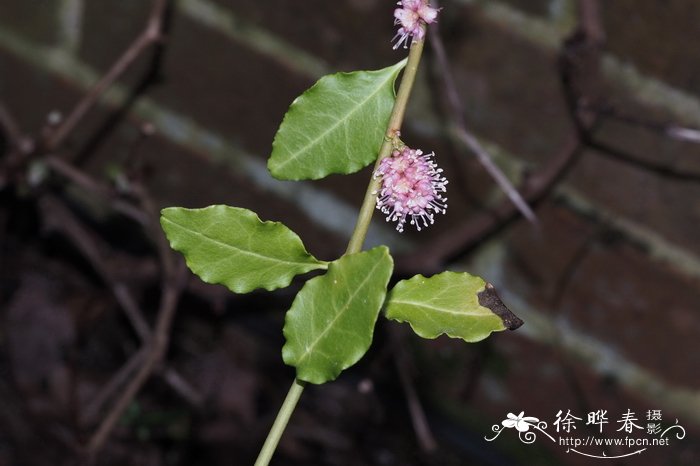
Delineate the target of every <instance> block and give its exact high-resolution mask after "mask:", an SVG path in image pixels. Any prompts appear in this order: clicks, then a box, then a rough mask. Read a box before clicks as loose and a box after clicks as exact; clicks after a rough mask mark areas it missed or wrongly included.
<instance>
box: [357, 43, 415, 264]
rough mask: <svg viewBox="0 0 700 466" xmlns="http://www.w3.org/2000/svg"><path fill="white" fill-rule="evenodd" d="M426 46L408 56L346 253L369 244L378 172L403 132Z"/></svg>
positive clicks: (377, 187)
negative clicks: (407, 109)
mask: <svg viewBox="0 0 700 466" xmlns="http://www.w3.org/2000/svg"><path fill="white" fill-rule="evenodd" d="M423 43H424V42H423V41H418V42H413V43H412V44H411V50H410V51H409V53H408V63H406V68H405V69H404V72H403V78H401V86H399V91H398V92H397V93H396V101H395V102H394V108H393V109H392V110H391V117H390V118H389V126H388V127H387V129H386V134H385V137H384V142H383V143H382V147H381V148H380V149H379V156H378V157H377V162H376V164H375V165H374V171H373V172H372V173H373V175H372V179H371V180H370V182H369V186H367V191H366V192H365V198H364V200H363V201H362V207H361V208H360V214H359V215H358V216H357V223H356V224H355V230H354V231H353V232H352V236H351V237H350V242H349V243H348V248H347V249H346V250H345V254H353V253H356V252H360V251H361V250H362V245H363V244H364V242H365V237H366V236H367V230H368V229H369V224H370V221H371V220H372V214H373V213H374V206H375V203H376V198H377V191H378V190H379V186H380V180H379V179H378V178H375V177H374V172H376V171H377V169H378V168H379V164H380V163H381V162H382V159H384V158H386V157H388V156H389V154H391V149H392V147H393V143H394V140H395V138H396V136H397V135H398V133H399V130H400V129H401V124H402V123H403V117H404V115H405V113H406V105H407V104H408V97H409V96H410V95H411V89H413V83H414V82H415V80H416V72H417V71H418V63H420V57H421V55H422V53H423Z"/></svg>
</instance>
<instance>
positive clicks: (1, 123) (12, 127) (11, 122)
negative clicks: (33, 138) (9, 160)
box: [0, 102, 23, 150]
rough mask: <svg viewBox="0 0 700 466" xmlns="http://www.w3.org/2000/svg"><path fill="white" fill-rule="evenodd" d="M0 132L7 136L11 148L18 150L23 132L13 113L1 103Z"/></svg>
mask: <svg viewBox="0 0 700 466" xmlns="http://www.w3.org/2000/svg"><path fill="white" fill-rule="evenodd" d="M0 130H2V132H3V133H4V134H5V136H7V140H8V142H9V144H10V147H11V148H12V149H14V150H18V149H19V148H20V146H21V141H22V139H23V135H22V130H20V128H19V125H18V124H17V120H15V117H14V116H13V115H12V112H10V110H9V109H8V108H7V106H6V105H5V104H4V103H3V102H0Z"/></svg>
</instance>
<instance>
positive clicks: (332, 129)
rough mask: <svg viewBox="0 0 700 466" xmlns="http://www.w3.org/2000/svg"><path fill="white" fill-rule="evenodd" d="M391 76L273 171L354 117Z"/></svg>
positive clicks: (293, 159) (294, 158)
mask: <svg viewBox="0 0 700 466" xmlns="http://www.w3.org/2000/svg"><path fill="white" fill-rule="evenodd" d="M393 76H394V72H393V70H392V73H390V74H389V76H388V78H387V79H385V80H384V81H382V83H381V85H380V86H377V89H376V90H375V91H374V92H372V93H371V94H370V95H369V96H368V97H367V98H366V99H365V100H363V101H361V102H360V103H359V104H357V105H356V106H355V107H354V108H353V109H352V110H351V111H350V112H349V113H348V114H347V115H346V117H345V118H341V119H338V120H336V122H335V123H334V124H333V125H332V126H330V127H328V129H326V131H324V132H323V133H321V134H320V135H319V136H318V137H316V138H314V139H311V140H310V141H309V142H308V143H307V144H306V145H305V146H303V147H302V148H300V149H299V150H297V151H296V152H293V153H290V154H289V155H288V156H287V157H286V158H285V160H283V161H281V162H280V163H279V164H277V166H276V167H275V171H277V170H280V169H283V168H284V167H286V166H287V165H288V164H289V163H291V162H294V161H296V160H297V159H298V158H299V156H300V155H301V154H303V153H304V152H306V151H308V150H309V148H311V147H313V146H315V145H317V144H318V143H319V141H321V140H322V139H324V138H325V137H326V136H327V135H328V134H329V133H331V132H333V131H335V129H336V128H337V127H338V126H340V125H341V124H342V123H344V122H346V121H347V120H349V119H350V118H351V117H352V115H354V114H355V112H357V110H358V109H359V108H361V107H364V106H365V105H366V104H367V102H368V101H369V100H370V99H371V98H373V97H374V96H375V95H377V94H378V93H379V92H380V91H382V90H383V89H384V85H385V84H386V82H387V81H389V80H391V79H392V77H393Z"/></svg>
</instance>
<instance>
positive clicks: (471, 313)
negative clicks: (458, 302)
mask: <svg viewBox="0 0 700 466" xmlns="http://www.w3.org/2000/svg"><path fill="white" fill-rule="evenodd" d="M389 304H390V305H391V304H407V305H409V306H415V307H424V308H427V309H431V310H434V311H437V312H441V313H444V314H452V315H456V316H482V317H487V316H488V313H485V312H479V309H478V308H477V312H478V313H476V312H474V311H469V310H466V311H450V310H448V309H445V308H441V307H435V306H430V305H428V304H425V303H423V302H415V301H402V300H400V299H392V300H391V301H390V303H389ZM479 307H481V306H479ZM483 309H486V308H483ZM486 310H487V311H488V309H486ZM488 312H489V313H490V312H491V311H488Z"/></svg>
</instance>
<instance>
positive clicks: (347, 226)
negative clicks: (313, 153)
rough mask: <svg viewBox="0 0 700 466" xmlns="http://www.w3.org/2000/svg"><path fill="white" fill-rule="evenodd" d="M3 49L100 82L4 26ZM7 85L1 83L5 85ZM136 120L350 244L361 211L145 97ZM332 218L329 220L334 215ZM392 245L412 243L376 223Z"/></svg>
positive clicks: (115, 89) (375, 236)
mask: <svg viewBox="0 0 700 466" xmlns="http://www.w3.org/2000/svg"><path fill="white" fill-rule="evenodd" d="M0 46H2V47H4V48H5V49H6V50H8V51H9V52H11V53H13V54H14V55H16V56H18V57H19V58H20V59H23V60H24V61H26V62H28V63H30V64H31V65H33V66H35V67H36V68H38V69H41V70H44V71H46V72H49V73H52V74H54V75H56V76H59V77H61V78H62V79H65V80H67V81H69V82H71V83H73V84H74V85H75V86H76V87H78V88H79V89H81V90H87V89H89V87H90V86H91V85H92V84H93V83H94V82H95V81H96V80H97V79H99V74H98V73H97V72H96V71H95V70H94V69H92V68H91V67H89V66H88V65H86V64H85V63H83V62H81V61H80V60H78V59H76V58H75V57H73V56H72V55H71V54H69V53H66V52H65V51H63V50H61V49H53V48H49V47H41V46H37V45H35V44H32V43H30V42H28V41H26V40H24V39H23V38H21V37H19V36H18V35H16V34H15V33H14V32H10V31H9V30H7V29H5V28H4V27H2V26H1V25H0ZM1 84H2V83H0V85H1ZM126 97H127V91H126V89H125V88H124V87H123V86H121V85H119V84H116V85H114V86H112V87H111V88H110V89H109V90H108V91H107V92H106V93H105V94H104V96H103V98H102V100H101V103H103V104H106V105H108V106H111V107H116V106H118V105H119V104H120V103H121V102H123V101H124V100H125V99H126ZM133 114H134V115H136V116H137V117H138V118H140V119H142V120H144V121H149V122H151V123H153V124H154V125H155V127H156V128H158V130H159V133H160V134H161V135H162V136H163V137H164V138H165V139H167V140H169V141H170V142H172V143H174V144H176V145H179V146H181V147H184V148H186V149H188V150H189V151H190V152H191V153H193V154H194V155H197V156H199V157H204V158H208V159H211V160H212V161H214V162H217V163H221V164H224V165H227V166H228V167H229V168H231V169H232V170H234V173H236V174H238V175H242V176H243V177H245V178H246V179H247V180H249V181H251V182H252V183H253V184H255V185H256V186H258V187H259V188H260V189H262V190H263V191H267V192H269V193H271V194H274V195H275V196H277V197H279V198H281V199H285V200H288V199H295V200H296V201H297V202H295V206H296V207H297V208H298V209H300V210H301V211H302V212H303V213H304V214H305V215H306V216H307V217H309V218H311V219H312V220H313V221H314V222H316V223H317V224H318V225H320V226H321V227H323V228H324V229H326V230H327V231H330V232H333V233H335V234H337V235H339V236H340V237H342V238H349V237H350V233H351V230H352V226H353V225H354V222H355V218H356V216H357V212H356V210H357V209H356V207H355V206H351V205H349V204H347V203H346V202H344V201H343V200H341V199H339V198H338V197H336V196H335V195H333V194H331V193H329V192H327V191H325V190H321V189H318V188H316V187H314V186H313V185H312V184H311V183H309V182H305V181H301V182H284V181H279V180H276V179H274V178H272V176H271V175H270V174H269V172H268V171H267V168H266V164H265V161H264V160H262V159H261V158H259V157H256V156H254V155H253V154H250V153H248V152H247V151H245V150H244V149H243V148H241V147H239V146H238V145H236V144H235V143H233V142H231V141H227V140H226V138H225V137H224V136H222V135H220V134H217V133H216V132H213V131H210V130H208V129H205V128H203V127H202V126H200V125H199V124H197V123H196V122H195V121H194V120H193V119H192V118H190V117H188V116H185V115H182V114H180V113H178V112H175V111H173V110H170V109H168V108H167V107H165V106H163V105H161V104H158V103H156V102H155V101H153V100H152V99H151V98H149V97H141V98H139V100H138V102H136V104H135V105H134V107H133ZM329 213H330V214H329ZM379 244H387V245H389V247H390V248H391V249H392V250H393V251H396V252H400V251H405V250H406V249H407V248H408V247H409V245H410V244H411V243H410V241H409V240H407V239H405V238H402V237H398V236H397V235H396V234H395V233H394V231H393V229H389V228H387V227H385V226H384V225H383V224H380V223H376V224H373V225H371V226H370V230H369V233H368V235H367V245H368V247H373V246H376V245H379Z"/></svg>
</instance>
